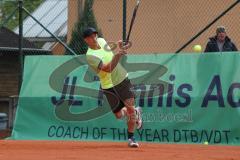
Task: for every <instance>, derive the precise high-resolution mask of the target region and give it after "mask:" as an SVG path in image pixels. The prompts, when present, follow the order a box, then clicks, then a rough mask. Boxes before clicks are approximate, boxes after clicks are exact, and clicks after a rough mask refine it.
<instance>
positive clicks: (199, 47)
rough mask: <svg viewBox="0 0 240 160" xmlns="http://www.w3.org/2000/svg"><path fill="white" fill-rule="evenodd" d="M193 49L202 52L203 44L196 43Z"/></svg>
mask: <svg viewBox="0 0 240 160" xmlns="http://www.w3.org/2000/svg"><path fill="white" fill-rule="evenodd" d="M193 51H194V52H197V53H200V52H202V46H201V45H199V44H197V45H194V46H193Z"/></svg>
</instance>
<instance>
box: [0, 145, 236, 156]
mask: <svg viewBox="0 0 240 160" xmlns="http://www.w3.org/2000/svg"><path fill="white" fill-rule="evenodd" d="M0 143H1V145H0V159H7V160H16V159H17V160H33V159H34V160H41V159H43V158H44V159H47V160H53V159H54V160H55V159H58V160H60V159H64V160H76V159H88V160H112V159H114V160H132V159H138V160H145V159H151V160H159V159H170V160H239V159H240V152H239V150H240V147H236V146H211V145H181V144H152V143H141V146H140V148H128V147H127V146H126V143H119V142H116V143H112V142H111V143H110V142H76V141H74V142H73V141H10V140H1V141H0Z"/></svg>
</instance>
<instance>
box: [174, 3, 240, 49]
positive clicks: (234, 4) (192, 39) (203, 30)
mask: <svg viewBox="0 0 240 160" xmlns="http://www.w3.org/2000/svg"><path fill="white" fill-rule="evenodd" d="M239 2H240V0H237V1H236V2H235V3H233V4H232V5H231V6H230V7H228V8H227V9H226V10H225V11H223V12H222V13H221V14H220V15H219V16H218V17H217V18H215V19H214V20H213V21H212V22H211V23H209V24H208V25H207V26H206V27H205V28H203V29H202V30H201V31H199V32H198V33H197V34H196V35H195V36H194V37H192V38H191V39H190V40H189V41H188V42H187V43H186V44H184V45H183V46H182V47H181V48H180V49H178V50H177V51H176V53H179V52H181V51H182V50H183V49H184V48H186V47H187V46H188V45H189V44H190V43H192V42H193V41H194V40H195V39H196V38H198V37H199V36H200V35H201V34H202V33H204V32H205V31H206V30H207V29H208V28H210V27H211V26H212V25H213V24H214V23H216V22H217V21H218V20H219V19H220V18H222V17H223V16H224V15H225V14H227V13H228V12H229V11H230V10H231V9H233V8H234V7H235V6H236V5H237V4H238V3H239Z"/></svg>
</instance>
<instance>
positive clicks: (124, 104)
mask: <svg viewBox="0 0 240 160" xmlns="http://www.w3.org/2000/svg"><path fill="white" fill-rule="evenodd" d="M83 38H84V40H85V42H86V43H87V45H88V51H87V54H86V59H87V62H88V64H89V66H90V67H91V68H92V69H93V70H94V71H95V72H96V73H97V75H98V77H99V79H100V84H101V87H100V89H101V90H102V91H103V93H104V95H105V96H106V98H107V100H108V103H109V105H110V106H111V110H112V112H113V113H114V114H115V116H116V118H117V119H122V118H124V117H126V118H127V126H128V146H129V147H139V144H138V143H137V142H136V140H135V137H134V131H135V129H140V128H141V127H142V117H141V108H140V107H136V108H135V105H134V103H135V98H134V93H133V91H132V90H131V88H132V84H131V82H130V80H129V79H128V73H127V71H126V70H125V69H124V68H123V67H122V65H121V64H120V63H119V61H120V59H121V57H122V56H123V55H125V54H127V52H126V49H127V48H128V46H124V47H123V43H122V42H121V41H119V44H118V47H119V51H118V52H117V53H116V54H114V53H113V51H112V50H111V49H110V48H109V49H107V50H106V46H107V42H106V41H105V40H104V39H103V38H98V32H97V31H96V30H95V29H94V28H91V27H89V28H87V29H86V30H85V31H84V32H83ZM108 47H109V46H108Z"/></svg>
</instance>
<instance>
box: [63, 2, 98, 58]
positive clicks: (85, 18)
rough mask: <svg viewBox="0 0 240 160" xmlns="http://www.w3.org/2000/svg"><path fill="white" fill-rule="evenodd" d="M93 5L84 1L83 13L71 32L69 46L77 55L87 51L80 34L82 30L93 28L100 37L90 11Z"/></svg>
mask: <svg viewBox="0 0 240 160" xmlns="http://www.w3.org/2000/svg"><path fill="white" fill-rule="evenodd" d="M93 3H94V0H86V1H85V4H84V10H83V13H82V15H81V16H80V18H79V20H78V22H77V23H76V25H75V27H74V29H73V32H72V38H71V40H70V43H69V46H70V47H71V48H72V49H73V50H74V51H75V52H76V53H77V54H86V52H87V49H88V46H87V45H86V43H85V42H84V39H83V38H82V33H83V31H84V29H86V28H87V27H93V28H96V29H97V31H98V32H99V35H100V36H101V35H102V34H101V31H100V29H99V28H98V27H97V23H96V19H95V16H94V13H93V9H92V7H93ZM66 54H68V53H66Z"/></svg>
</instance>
